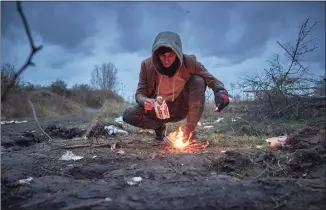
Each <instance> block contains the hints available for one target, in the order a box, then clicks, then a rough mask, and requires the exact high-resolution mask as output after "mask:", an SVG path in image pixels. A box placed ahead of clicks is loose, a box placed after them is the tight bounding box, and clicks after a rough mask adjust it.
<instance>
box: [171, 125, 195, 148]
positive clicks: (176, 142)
mask: <svg viewBox="0 0 326 210" xmlns="http://www.w3.org/2000/svg"><path fill="white" fill-rule="evenodd" d="M169 140H170V142H171V144H172V147H173V148H176V149H182V148H185V147H186V146H188V145H189V144H190V142H189V140H186V141H185V140H184V136H183V132H182V130H181V127H179V130H178V131H175V132H173V133H171V134H170V135H169Z"/></svg>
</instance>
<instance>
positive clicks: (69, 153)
mask: <svg viewBox="0 0 326 210" xmlns="http://www.w3.org/2000/svg"><path fill="white" fill-rule="evenodd" d="M80 159H83V157H82V156H77V155H74V153H72V151H66V153H65V154H63V155H62V156H61V158H60V159H59V160H80Z"/></svg>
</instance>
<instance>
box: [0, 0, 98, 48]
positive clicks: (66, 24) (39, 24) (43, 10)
mask: <svg viewBox="0 0 326 210" xmlns="http://www.w3.org/2000/svg"><path fill="white" fill-rule="evenodd" d="M1 6H2V9H1V11H2V17H3V18H2V26H3V28H2V33H3V35H4V36H11V35H12V31H11V29H13V28H19V29H22V26H23V25H22V23H21V20H20V18H19V16H18V13H17V11H16V3H15V2H1ZM22 7H23V9H24V12H25V15H26V17H27V18H28V21H29V24H30V26H31V28H32V31H33V32H37V33H39V34H40V35H41V36H42V38H43V40H44V42H45V43H49V44H53V45H61V46H63V47H64V48H66V50H68V51H73V50H78V49H80V45H81V44H82V42H83V41H84V40H85V39H86V38H87V37H89V36H91V35H93V34H95V33H96V29H95V27H94V26H95V24H94V21H95V18H94V15H93V13H92V12H91V10H89V9H91V8H90V7H89V5H88V2H23V3H22ZM12 38H16V39H17V38H19V37H12Z"/></svg>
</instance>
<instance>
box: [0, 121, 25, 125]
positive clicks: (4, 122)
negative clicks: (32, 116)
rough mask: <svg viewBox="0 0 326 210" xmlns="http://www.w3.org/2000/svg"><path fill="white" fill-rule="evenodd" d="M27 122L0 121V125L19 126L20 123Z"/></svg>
mask: <svg viewBox="0 0 326 210" xmlns="http://www.w3.org/2000/svg"><path fill="white" fill-rule="evenodd" d="M27 122H28V121H27V120H23V121H16V120H10V121H1V125H6V124H20V123H27Z"/></svg>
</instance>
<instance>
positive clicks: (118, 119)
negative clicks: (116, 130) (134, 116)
mask: <svg viewBox="0 0 326 210" xmlns="http://www.w3.org/2000/svg"><path fill="white" fill-rule="evenodd" d="M114 122H116V123H121V124H123V119H122V116H120V117H117V118H115V120H114Z"/></svg>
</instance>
